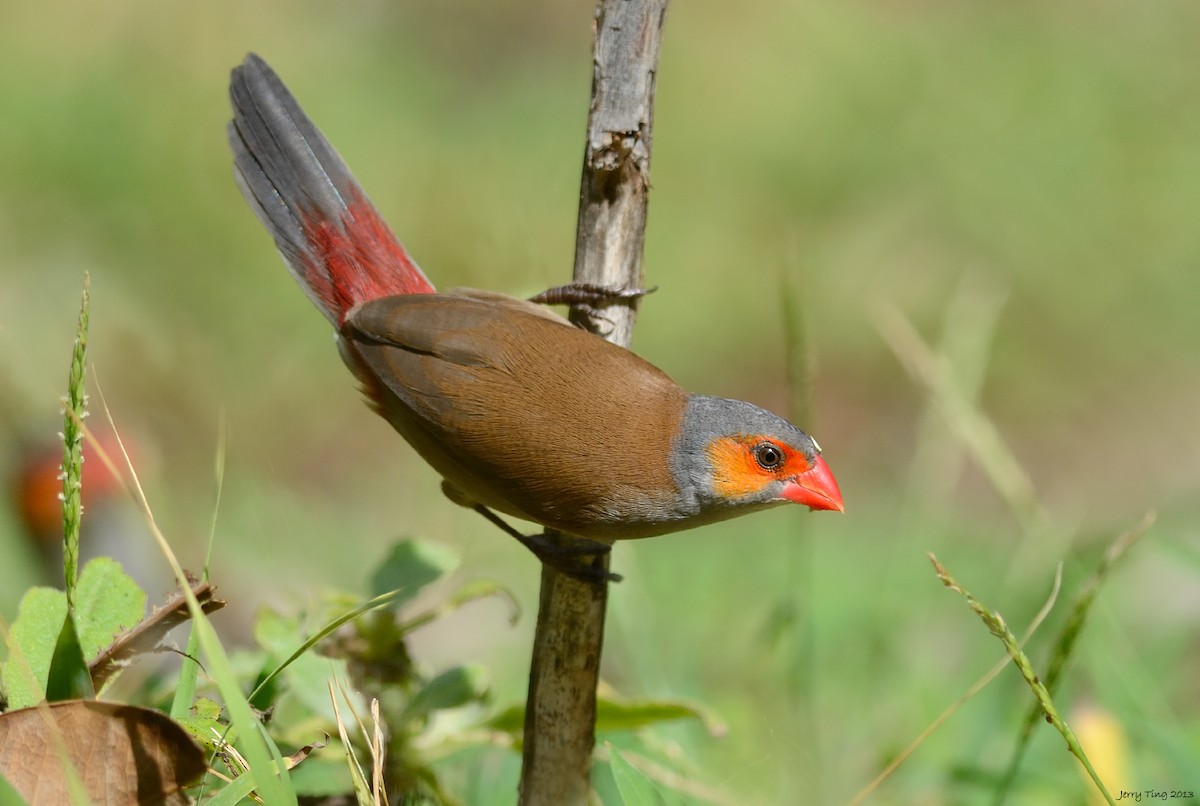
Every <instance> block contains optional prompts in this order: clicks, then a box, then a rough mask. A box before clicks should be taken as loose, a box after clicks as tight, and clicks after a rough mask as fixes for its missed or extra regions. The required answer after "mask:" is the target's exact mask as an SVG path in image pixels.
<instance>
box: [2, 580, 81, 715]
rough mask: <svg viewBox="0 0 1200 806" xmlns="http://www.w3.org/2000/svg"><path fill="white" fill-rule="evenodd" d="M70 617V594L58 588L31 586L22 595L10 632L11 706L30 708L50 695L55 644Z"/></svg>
mask: <svg viewBox="0 0 1200 806" xmlns="http://www.w3.org/2000/svg"><path fill="white" fill-rule="evenodd" d="M66 620H67V595H66V594H65V593H63V592H62V591H60V590H55V589H54V588H30V589H29V590H28V591H26V593H25V595H24V596H23V597H22V598H21V604H20V606H19V608H18V609H17V617H16V619H15V620H14V621H13V624H12V629H10V630H9V632H8V662H7V663H6V664H5V665H4V681H5V685H7V686H8V707H9V708H10V709H11V710H14V711H15V710H17V709H18V708H28V707H29V706H31V705H37V704H38V703H39V702H41V701H42V700H44V699H46V681H47V680H48V679H49V677H50V661H51V659H52V658H53V657H54V647H55V645H56V644H57V642H58V636H59V635H60V634H61V633H62V630H63V624H64V623H65V622H66Z"/></svg>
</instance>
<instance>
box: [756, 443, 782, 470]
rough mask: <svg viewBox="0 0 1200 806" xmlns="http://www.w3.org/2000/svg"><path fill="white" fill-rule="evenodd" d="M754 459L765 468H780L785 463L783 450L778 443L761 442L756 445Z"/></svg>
mask: <svg viewBox="0 0 1200 806" xmlns="http://www.w3.org/2000/svg"><path fill="white" fill-rule="evenodd" d="M754 461H756V462H758V466H759V467H761V468H762V469H763V470H778V469H779V467H780V466H781V465H782V464H783V451H782V450H780V448H779V446H778V445H774V444H772V443H770V442H760V443H758V444H757V445H755V446H754Z"/></svg>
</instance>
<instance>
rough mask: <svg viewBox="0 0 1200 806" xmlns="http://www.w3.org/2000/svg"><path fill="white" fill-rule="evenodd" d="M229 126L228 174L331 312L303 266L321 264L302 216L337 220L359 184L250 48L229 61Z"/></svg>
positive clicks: (299, 276)
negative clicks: (231, 64)
mask: <svg viewBox="0 0 1200 806" xmlns="http://www.w3.org/2000/svg"><path fill="white" fill-rule="evenodd" d="M229 96H230V100H231V101H232V102H233V120H232V121H230V123H229V126H228V136H229V145H230V147H231V148H232V149H233V155H234V173H235V177H234V178H235V179H236V180H237V184H238V187H239V188H240V189H241V191H242V195H244V196H245V197H246V201H247V202H249V204H250V207H251V209H253V210H254V213H255V215H257V216H258V218H259V220H260V221H262V222H263V224H264V225H265V226H266V227H267V229H268V230H270V232H271V234H272V235H273V236H274V238H275V244H276V246H277V247H278V248H279V251H280V252H281V253H282V254H283V256H284V258H285V259H286V261H287V263H288V268H289V269H290V270H291V271H292V273H293V274H295V275H296V278H297V279H298V280H300V281H301V285H303V286H304V288H305V289H306V291H309V292H310V293H309V295H310V296H313V297H314V301H316V302H318V304H319V307H321V308H322V309H323V310H324V312H325V313H326V315H327V316H329V317H330V318H331V319H334V318H336V312H334V311H329V310H328V309H327V307H326V305H325V304H324V303H322V302H320V300H318V299H317V298H316V297H315V296H314V295H313V293H312V289H311V284H310V282H309V280H308V279H307V278H306V277H305V273H306V272H307V271H323V270H324V269H323V264H322V261H321V259H320V256H319V255H316V254H314V253H313V251H312V247H311V245H310V244H309V243H308V241H307V239H306V237H305V232H304V222H305V220H306V219H307V220H311V219H313V218H317V219H323V220H325V221H330V222H340V221H342V220H343V216H344V214H345V212H346V210H347V207H348V203H349V202H350V200H351V199H352V198H353V192H354V189H355V188H357V183H356V182H355V181H354V177H353V176H352V175H351V173H350V169H349V168H347V167H346V163H345V162H343V161H342V158H341V157H340V156H338V154H337V152H336V151H334V149H333V146H331V145H330V144H329V141H328V140H326V139H325V136H324V135H322V134H321V132H320V131H318V130H317V127H316V126H314V125H313V123H312V121H311V120H309V119H308V116H307V115H305V114H304V111H303V110H302V109H301V108H300V105H299V104H298V103H296V99H295V98H293V97H292V94H291V93H290V92H289V91H288V89H287V87H285V86H284V84H283V82H282V81H281V80H280V79H279V76H277V75H276V74H275V71H274V70H272V69H271V68H270V66H269V65H268V64H267V63H266V62H265V61H263V60H262V59H261V58H259V57H258V56H257V55H256V54H253V53H251V54H249V55H248V56H247V57H246V59H245V61H243V62H242V64H241V65H239V66H238V67H235V68H234V70H233V74H232V76H231V79H230V85H229Z"/></svg>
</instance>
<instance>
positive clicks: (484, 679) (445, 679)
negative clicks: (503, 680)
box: [400, 664, 489, 722]
mask: <svg viewBox="0 0 1200 806" xmlns="http://www.w3.org/2000/svg"><path fill="white" fill-rule="evenodd" d="M488 684H489V674H488V670H487V668H486V667H484V666H481V665H478V664H467V665H464V666H455V667H454V668H453V669H447V670H446V671H444V672H442V673H441V674H439V675H438V676H437V677H435V678H433V679H432V680H430V681H429V682H428V683H426V684H425V686H424V687H423V688H421V690H420V691H418V692H417V693H416V694H415V695H413V698H412V699H411V700H409V702H408V705H407V706H406V707H405V709H404V713H403V715H401V717H400V721H401V722H408V721H411V720H414V719H420V718H423V717H425V716H428V715H429V713H430V712H431V711H438V710H441V709H444V708H457V707H458V706H460V705H466V704H467V703H469V702H478V701H479V700H481V699H483V697H484V696H485V695H486V694H487V691H488Z"/></svg>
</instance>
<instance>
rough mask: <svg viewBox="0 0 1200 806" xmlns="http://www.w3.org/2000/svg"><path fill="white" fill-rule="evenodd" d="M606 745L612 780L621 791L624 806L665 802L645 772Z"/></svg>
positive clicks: (654, 804)
mask: <svg viewBox="0 0 1200 806" xmlns="http://www.w3.org/2000/svg"><path fill="white" fill-rule="evenodd" d="M606 744H607V746H608V758H609V760H610V761H611V763H612V775H613V780H614V781H616V782H617V791H618V792H620V793H621V802H622V803H624V804H625V806H662V805H663V804H665V803H666V800H665V799H664V798H663V796H662V794H661V793H660V792H659V791H658V787H656V786H655V785H654V782H653V781H651V780H650V779H649V778H647V777H646V775H645V773H643V772H642V771H641V770H639V769H638V768H637V767H635V766H633V765H632V764H630V763H629V762H628V761H626V760H625V757H624V756H622V755H621V754H620V753H618V752H617V748H615V747H613V746H612V744H610V743H606Z"/></svg>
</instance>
